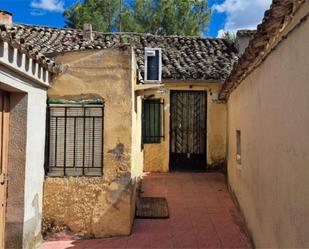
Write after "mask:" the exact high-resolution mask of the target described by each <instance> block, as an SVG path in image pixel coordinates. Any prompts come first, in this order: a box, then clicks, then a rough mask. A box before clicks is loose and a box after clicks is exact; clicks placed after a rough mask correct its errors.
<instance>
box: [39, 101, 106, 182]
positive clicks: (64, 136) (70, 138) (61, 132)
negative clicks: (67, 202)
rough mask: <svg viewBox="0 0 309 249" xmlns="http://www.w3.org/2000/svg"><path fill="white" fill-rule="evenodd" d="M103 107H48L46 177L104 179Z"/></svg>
mask: <svg viewBox="0 0 309 249" xmlns="http://www.w3.org/2000/svg"><path fill="white" fill-rule="evenodd" d="M103 135H104V104H49V105H48V108H47V134H46V137H47V140H46V161H45V175H47V176H55V177H59V176H60V177H61V176H62V177H63V176H101V175H103V145H104V139H103Z"/></svg>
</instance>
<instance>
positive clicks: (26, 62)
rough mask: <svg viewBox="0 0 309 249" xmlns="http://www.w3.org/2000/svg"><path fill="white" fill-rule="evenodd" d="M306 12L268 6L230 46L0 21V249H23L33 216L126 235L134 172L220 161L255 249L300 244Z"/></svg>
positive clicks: (36, 228) (299, 5) (298, 4)
mask: <svg viewBox="0 0 309 249" xmlns="http://www.w3.org/2000/svg"><path fill="white" fill-rule="evenodd" d="M308 11H309V4H308V2H307V1H301V0H300V1H292V0H284V1H283V0H282V1H275V0H274V1H273V4H272V6H271V9H270V10H269V11H267V12H266V14H265V18H264V19H263V22H262V24H261V25H259V27H258V30H257V32H252V31H242V32H239V33H238V34H239V39H238V41H237V45H236V44H234V43H232V42H229V41H226V40H223V39H210V38H201V37H179V36H167V37H161V36H155V35H149V34H137V33H100V32H92V30H91V26H89V25H85V27H84V30H74V29H64V28H50V27H41V26H30V25H21V24H13V23H11V21H9V22H7V18H8V19H9V20H11V19H10V15H9V16H7V15H6V13H5V12H1V14H2V15H4V16H5V18H6V19H5V20H6V22H3V23H2V25H1V26H0V28H1V37H0V42H1V44H0V59H1V60H0V63H1V68H0V76H1V78H0V81H1V84H0V88H1V91H0V95H1V101H0V107H1V105H2V113H1V115H0V116H1V118H3V120H7V121H8V118H7V115H8V110H9V113H10V114H9V115H10V119H9V123H10V124H9V131H8V132H5V129H7V127H8V122H5V121H4V122H3V124H4V125H2V127H0V128H1V134H9V135H8V136H2V137H1V148H5V147H7V148H9V149H8V150H5V149H2V151H1V153H2V155H6V154H8V155H7V156H6V158H8V163H6V161H5V159H1V160H2V164H1V165H2V167H5V168H3V169H5V170H6V171H7V175H8V176H10V179H11V180H9V181H7V180H8V178H6V175H4V174H3V172H5V171H2V175H1V179H0V180H1V181H3V182H4V183H5V184H4V185H1V186H0V187H1V194H2V197H3V198H2V200H3V201H4V202H6V203H7V204H6V210H4V209H3V210H1V212H2V213H1V214H0V217H1V218H2V219H4V217H5V216H6V217H5V219H6V222H5V228H4V227H3V228H2V230H1V229H0V232H1V231H5V233H4V232H3V233H2V234H1V235H0V236H5V243H6V245H7V246H8V248H10V246H11V248H14V246H15V247H16V245H18V246H17V247H23V248H34V247H35V246H36V244H38V243H39V241H40V239H41V235H40V230H41V218H42V217H43V216H44V218H45V220H46V222H51V223H53V224H56V225H65V226H68V227H69V228H70V229H71V230H72V231H73V232H76V233H80V234H83V235H86V236H88V237H97V238H101V237H110V236H116V235H128V234H130V233H131V227H132V223H133V219H134V212H135V202H136V195H137V191H136V189H137V185H138V181H139V178H140V177H141V176H142V174H143V172H168V171H171V170H189V171H201V170H206V169H216V168H220V167H222V165H225V162H227V168H228V180H229V185H230V188H231V191H232V192H233V193H234V195H235V198H236V200H237V202H238V204H239V206H240V209H241V210H242V212H243V215H244V217H245V220H246V222H247V225H248V228H249V230H250V233H251V235H252V237H253V240H254V243H255V245H256V247H308V246H309V242H308V240H307V237H306V231H307V230H308V224H309V221H308V220H307V217H308V211H307V210H308V209H309V206H308V203H309V201H308V198H307V196H308V188H306V187H304V186H307V185H306V184H307V179H308V170H307V169H306V166H307V164H308V161H309V158H308V153H307V150H308V148H309V144H308V141H309V138H308V131H307V128H308V126H309V124H308V122H309V121H308V120H309V118H308V109H309V103H308V90H309V89H308V84H307V76H308V75H307V74H308V70H307V66H308V62H307V56H306V53H307V51H308V49H307V40H308V25H307V17H308ZM241 54H242V55H241ZM240 55H241V56H240ZM52 75H53V77H51V76H52ZM8 102H10V104H9V105H8ZM20 127H24V129H20ZM45 131H46V132H45ZM7 141H8V142H7ZM15 151H20V153H15ZM13 152H14V153H13ZM2 158H5V156H2ZM3 160H4V161H3ZM11 164H12V165H11ZM13 164H14V167H13ZM6 165H7V166H6ZM20 172H22V174H20ZM34 172H36V173H34ZM17 173H18V174H17ZM44 173H45V174H44ZM16 185H18V186H20V188H19V189H18V191H15V188H14V186H16ZM43 189H44V198H43ZM5 191H7V192H8V195H7V196H8V198H7V199H5V197H4V196H5ZM42 210H43V211H42ZM283 221H284V222H283ZM3 224H4V223H3ZM4 229H5V230H4ZM1 241H4V240H3V239H2V240H1ZM14 243H15V244H14Z"/></svg>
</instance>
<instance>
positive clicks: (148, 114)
mask: <svg viewBox="0 0 309 249" xmlns="http://www.w3.org/2000/svg"><path fill="white" fill-rule="evenodd" d="M163 105H164V103H163V102H162V101H161V100H160V99H145V100H143V112H142V121H143V124H142V129H143V131H142V136H143V137H142V141H143V143H144V144H153V143H160V142H161V138H163V137H164V135H163V128H162V127H163V126H164V124H163V117H162V113H163Z"/></svg>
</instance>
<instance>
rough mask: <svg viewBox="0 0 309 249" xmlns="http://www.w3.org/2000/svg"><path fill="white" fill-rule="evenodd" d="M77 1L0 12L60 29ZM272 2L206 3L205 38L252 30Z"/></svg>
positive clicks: (18, 5)
mask: <svg viewBox="0 0 309 249" xmlns="http://www.w3.org/2000/svg"><path fill="white" fill-rule="evenodd" d="M76 1H77V0H0V9H4V10H7V11H9V12H12V13H13V15H14V16H13V20H14V22H16V23H25V24H34V25H44V26H52V27H63V26H64V24H65V23H64V18H63V17H62V11H63V9H66V8H68V7H70V6H71V5H72V4H74V3H75V2H76ZM270 3H271V0H209V4H210V6H212V9H213V15H212V18H211V23H210V27H209V32H208V34H207V36H212V37H216V36H217V35H218V34H220V33H222V32H223V31H224V30H230V31H233V32H235V31H236V30H237V29H243V28H246V29H253V28H255V27H256V25H257V24H258V23H260V21H261V20H262V17H263V14H264V11H265V10H266V9H268V8H269V5H270Z"/></svg>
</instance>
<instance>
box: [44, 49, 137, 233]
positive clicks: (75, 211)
mask: <svg viewBox="0 0 309 249" xmlns="http://www.w3.org/2000/svg"><path fill="white" fill-rule="evenodd" d="M56 61H57V62H58V63H60V64H62V65H63V66H64V68H65V70H64V72H63V73H62V74H61V75H60V76H58V77H57V78H55V79H54V80H53V82H52V87H51V88H50V89H49V90H48V96H49V97H51V98H60V99H71V100H72V99H92V98H102V99H104V101H105V106H104V146H103V147H104V148H103V149H104V151H103V155H104V162H103V163H104V175H103V177H96V178H87V177H77V178H72V177H69V178H48V177H47V178H46V180H45V183H44V208H43V215H44V217H45V218H48V219H50V220H52V221H53V222H55V224H57V225H67V226H69V228H70V229H71V230H72V231H74V232H82V233H84V234H86V235H88V236H89V235H94V236H95V237H108V236H113V235H128V234H130V232H131V226H132V223H133V218H134V211H135V187H136V181H135V178H136V177H138V176H139V175H140V174H141V173H142V163H143V160H142V157H143V153H142V152H141V150H140V149H139V150H137V148H138V147H139V148H141V146H140V144H141V136H140V135H139V132H138V130H139V129H140V125H141V124H140V123H141V121H140V116H139V115H138V114H139V113H138V110H139V111H140V109H141V100H140V99H138V100H137V101H133V99H134V98H135V93H134V85H135V83H136V73H135V72H136V66H135V65H136V63H135V61H134V54H133V53H132V49H131V48H129V47H128V48H125V49H105V50H98V51H83V52H72V53H65V54H63V55H59V56H57V58H56ZM131 173H132V174H131Z"/></svg>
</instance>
